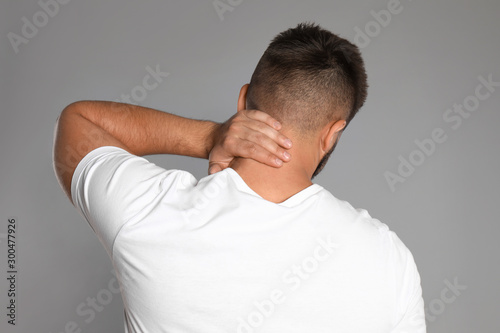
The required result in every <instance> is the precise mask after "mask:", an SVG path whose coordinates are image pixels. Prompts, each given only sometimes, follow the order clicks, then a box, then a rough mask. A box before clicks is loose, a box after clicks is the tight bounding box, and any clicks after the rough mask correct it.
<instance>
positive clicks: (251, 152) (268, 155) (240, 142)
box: [208, 110, 292, 174]
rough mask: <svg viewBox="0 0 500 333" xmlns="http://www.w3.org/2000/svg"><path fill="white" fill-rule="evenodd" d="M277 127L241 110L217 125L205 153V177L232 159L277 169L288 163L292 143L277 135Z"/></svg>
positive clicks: (259, 115) (257, 114)
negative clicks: (258, 163)
mask: <svg viewBox="0 0 500 333" xmlns="http://www.w3.org/2000/svg"><path fill="white" fill-rule="evenodd" d="M280 129H281V124H280V123H279V122H278V121H277V120H276V119H274V118H273V117H271V116H270V115H268V114H267V113H265V112H262V111H259V110H242V111H239V112H238V113H236V114H235V115H234V116H232V117H231V118H229V119H228V120H227V121H226V122H224V123H222V124H220V125H219V126H218V127H217V128H216V131H215V134H214V146H213V148H212V150H211V151H210V154H209V163H208V170H209V174H213V173H215V172H218V171H221V170H223V169H225V168H227V167H228V166H229V164H230V163H231V161H232V160H233V159H234V158H235V157H244V158H251V159H254V160H256V161H258V162H261V163H264V164H267V165H270V166H273V167H280V166H282V165H283V162H288V161H289V160H290V154H289V153H288V152H287V151H286V149H289V148H290V147H292V142H291V141H290V139H288V138H287V137H286V136H284V135H283V134H280V133H279V130H280Z"/></svg>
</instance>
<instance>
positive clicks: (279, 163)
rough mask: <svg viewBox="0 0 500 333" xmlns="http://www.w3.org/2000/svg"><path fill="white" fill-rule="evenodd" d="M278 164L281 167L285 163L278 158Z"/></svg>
mask: <svg viewBox="0 0 500 333" xmlns="http://www.w3.org/2000/svg"><path fill="white" fill-rule="evenodd" d="M276 164H277V165H279V166H281V165H283V161H282V160H280V159H279V158H277V159H276Z"/></svg>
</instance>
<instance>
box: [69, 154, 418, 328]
mask: <svg viewBox="0 0 500 333" xmlns="http://www.w3.org/2000/svg"><path fill="white" fill-rule="evenodd" d="M72 197H73V200H74V202H75V205H76V206H77V207H78V208H79V209H80V210H81V211H82V212H83V214H84V215H85V216H86V218H87V220H88V221H89V223H90V224H91V226H92V228H93V229H94V231H95V232H96V233H97V235H98V236H99V238H100V240H101V242H102V243H103V245H104V246H105V248H106V250H107V251H108V253H109V254H110V256H111V257H112V260H113V264H114V266H115V269H116V273H117V277H118V279H119V281H120V287H121V291H122V295H123V301H124V306H125V320H126V327H127V329H128V332H130V333H131V332H254V331H255V332H391V331H393V332H404V331H412V332H417V331H418V330H417V329H416V327H421V331H422V332H425V322H424V315H423V303H422V302H423V301H422V291H421V288H420V279H419V275H418V272H417V269H416V267H415V263H414V261H413V257H412V256H411V253H410V252H409V251H408V249H407V248H406V247H405V246H404V244H403V243H402V242H401V241H400V240H399V238H398V237H397V236H396V235H395V234H394V233H393V232H392V231H389V230H388V228H387V226H386V225H385V224H382V223H380V222H379V221H378V220H376V219H373V218H371V217H370V216H369V215H368V213H367V212H366V211H364V210H356V209H354V208H353V207H352V206H351V205H350V204H349V203H347V202H345V201H341V200H338V199H337V198H335V197H334V196H333V195H331V194H330V193H329V192H328V191H327V190H325V189H324V188H322V187H321V186H319V185H317V184H313V185H311V186H309V187H307V188H306V189H304V190H302V191H301V192H299V193H297V194H295V195H293V196H292V197H290V198H289V199H287V200H286V201H284V202H282V203H279V204H276V203H272V202H270V201H267V200H264V199H263V198H261V197H260V196H259V195H258V194H257V193H255V192H254V191H253V190H252V189H251V188H249V187H248V186H247V185H246V183H245V182H244V181H243V179H242V178H241V177H240V176H239V175H238V173H237V172H236V171H235V170H233V169H231V168H227V169H224V170H223V171H221V172H218V173H216V174H213V175H210V176H207V177H205V178H202V179H201V180H200V181H199V182H198V181H197V180H196V179H195V178H194V177H193V176H192V175H191V174H190V173H188V172H185V171H180V170H165V169H163V168H160V167H158V166H155V165H154V164H152V163H149V162H147V161H146V160H145V159H143V158H140V157H137V156H134V155H131V154H129V153H127V152H126V151H124V150H122V149H120V148H116V147H101V148H98V149H96V150H94V151H92V152H91V153H90V154H88V155H87V156H86V157H85V158H84V159H83V160H82V161H81V162H80V164H79V165H78V167H77V169H76V171H75V173H74V175H73V182H72ZM395 327H397V329H394V328H395Z"/></svg>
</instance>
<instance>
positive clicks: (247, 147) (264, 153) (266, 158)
mask: <svg viewBox="0 0 500 333" xmlns="http://www.w3.org/2000/svg"><path fill="white" fill-rule="evenodd" d="M238 155H239V156H241V157H244V158H251V159H253V160H256V161H258V162H261V163H264V164H267V165H270V166H273V167H280V166H282V165H283V160H285V161H288V160H289V159H290V157H288V158H285V157H284V156H283V157H279V156H276V155H275V154H273V153H271V152H270V151H269V150H268V149H266V148H264V147H262V146H260V145H258V144H256V143H254V142H250V141H243V143H242V144H241V145H240V147H239V149H238Z"/></svg>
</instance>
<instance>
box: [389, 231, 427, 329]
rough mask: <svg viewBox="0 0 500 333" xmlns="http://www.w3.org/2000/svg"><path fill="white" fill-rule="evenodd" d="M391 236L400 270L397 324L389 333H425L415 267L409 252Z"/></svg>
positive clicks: (422, 305)
mask: <svg viewBox="0 0 500 333" xmlns="http://www.w3.org/2000/svg"><path fill="white" fill-rule="evenodd" d="M392 236H393V241H394V244H395V245H396V246H397V248H398V250H397V252H398V254H397V257H398V261H399V263H400V264H401V270H400V271H399V274H398V276H399V278H398V280H399V283H398V289H399V293H398V294H399V297H398V308H399V311H398V313H397V324H396V326H395V328H394V329H393V330H392V331H391V333H426V323H425V312H424V299H423V297H422V287H421V283H420V274H419V272H418V269H417V265H416V264H415V260H414V258H413V255H412V254H411V252H410V250H409V249H408V248H407V247H406V246H405V245H404V244H403V243H402V242H401V240H400V239H399V238H398V237H397V236H396V234H394V233H393V234H392Z"/></svg>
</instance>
